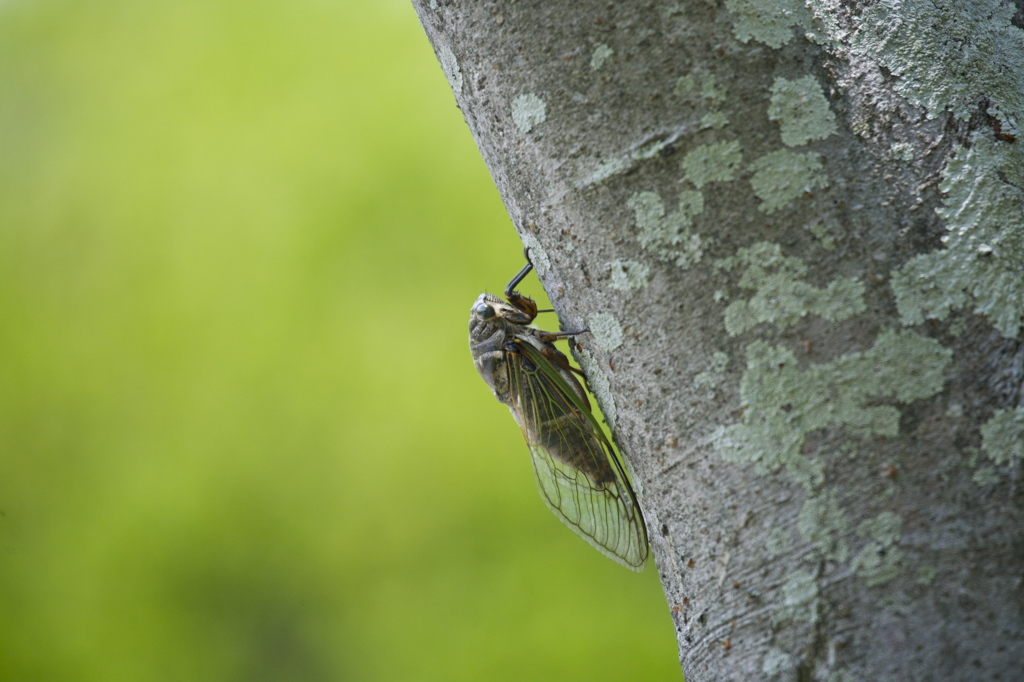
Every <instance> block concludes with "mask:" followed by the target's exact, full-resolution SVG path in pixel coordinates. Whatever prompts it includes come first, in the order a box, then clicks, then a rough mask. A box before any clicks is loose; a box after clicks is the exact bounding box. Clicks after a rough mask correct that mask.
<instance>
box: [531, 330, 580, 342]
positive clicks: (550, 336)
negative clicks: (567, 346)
mask: <svg viewBox="0 0 1024 682" xmlns="http://www.w3.org/2000/svg"><path fill="white" fill-rule="evenodd" d="M589 331H590V330H589V329H574V330H573V331H569V332H540V333H539V334H537V338H539V339H540V340H541V341H557V340H558V339H571V338H572V337H574V336H579V335H580V334H583V333H584V332H589Z"/></svg>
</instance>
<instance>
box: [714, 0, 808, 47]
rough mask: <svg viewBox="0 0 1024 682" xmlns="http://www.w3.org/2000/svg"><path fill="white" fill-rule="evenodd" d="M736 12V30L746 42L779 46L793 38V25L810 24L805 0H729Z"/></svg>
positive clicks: (727, 4)
mask: <svg viewBox="0 0 1024 682" xmlns="http://www.w3.org/2000/svg"><path fill="white" fill-rule="evenodd" d="M725 7H726V9H728V10H729V11H730V12H732V13H733V14H735V15H736V20H735V21H734V22H733V28H732V32H733V35H734V36H736V39H737V40H739V41H740V42H742V43H746V42H749V41H750V40H751V39H753V40H756V41H758V42H760V43H764V44H765V45H767V46H769V47H774V48H779V47H782V46H783V45H785V44H786V43H788V42H789V41H790V40H792V38H793V27H796V26H799V27H805V26H809V25H810V20H811V15H810V13H809V12H808V11H807V8H806V7H804V3H803V2H802V0H725Z"/></svg>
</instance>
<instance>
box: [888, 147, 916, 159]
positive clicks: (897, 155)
mask: <svg viewBox="0 0 1024 682" xmlns="http://www.w3.org/2000/svg"><path fill="white" fill-rule="evenodd" d="M889 153H891V154H892V157H893V158H894V159H899V160H900V161H913V160H914V145H912V144H910V143H909V142H893V144H892V146H891V147H889Z"/></svg>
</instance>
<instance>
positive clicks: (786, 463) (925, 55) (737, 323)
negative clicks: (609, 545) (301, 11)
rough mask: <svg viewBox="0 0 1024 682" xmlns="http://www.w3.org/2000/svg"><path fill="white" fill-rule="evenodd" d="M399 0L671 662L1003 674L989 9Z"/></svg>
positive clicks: (716, 671)
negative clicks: (555, 325) (616, 472)
mask: <svg viewBox="0 0 1024 682" xmlns="http://www.w3.org/2000/svg"><path fill="white" fill-rule="evenodd" d="M414 5H415V6H416V10H417V12H418V13H419V16H420V21H421V23H422V24H423V26H424V28H425V30H426V32H427V35H428V36H429V38H430V40H431V42H432V43H433V46H434V49H435V51H436V53H437V56H438V59H439V61H440V64H441V67H442V68H443V69H444V71H445V73H446V74H447V76H448V80H449V82H450V83H451V86H452V89H453V91H454V93H455V97H456V100H457V101H458V103H459V106H460V107H461V109H462V112H463V114H464V116H465V118H466V122H467V123H468V125H469V127H470V129H471V131H472V133H473V135H474V136H475V138H476V141H477V144H478V145H479V148H480V151H481V153H482V154H483V156H484V159H485V160H486V162H487V164H488V167H489V169H490V171H491V174H492V176H493V178H494V180H495V182H496V184H497V186H498V189H499V191H500V192H501V195H502V198H503V199H504V202H505V205H506V206H507V208H508V210H509V213H510V214H511V216H512V219H513V221H514V223H515V225H516V227H517V229H518V231H519V233H520V235H521V237H522V238H523V241H524V243H526V244H527V245H528V246H529V247H530V249H531V251H530V253H531V255H532V258H533V262H534V265H535V266H536V268H537V270H538V274H539V275H540V277H541V280H542V281H543V283H544V285H545V288H546V289H547V291H548V293H549V295H550V297H551V299H552V301H553V303H554V305H555V307H556V309H557V311H558V313H559V316H560V319H561V320H562V323H563V325H565V327H566V328H576V329H578V328H583V327H586V328H589V329H590V331H591V334H589V335H584V336H581V337H580V339H579V340H580V342H581V344H582V348H583V350H581V351H580V352H579V353H578V359H579V361H580V363H581V365H582V367H583V369H584V370H585V371H586V373H587V375H588V378H589V381H590V384H591V386H592V387H593V388H594V390H595V392H596V395H597V398H598V400H599V402H600V405H601V408H602V410H603V411H604V413H605V415H606V416H607V418H608V419H609V422H610V423H611V425H612V427H613V429H614V433H615V437H616V440H617V441H618V443H619V444H620V445H621V449H622V451H623V454H624V456H625V460H626V461H627V462H628V465H629V467H630V468H631V470H632V473H633V477H634V483H635V487H636V489H637V493H638V497H639V500H640V504H641V506H642V508H643V511H644V514H645V516H646V519H647V523H648V530H649V533H650V540H651V545H652V549H653V556H654V560H655V562H656V563H657V566H658V571H659V573H660V575H661V579H662V583H663V585H664V589H665V594H666V597H667V600H668V608H669V609H670V610H671V614H672V618H673V620H674V622H675V625H676V630H677V637H678V641H679V650H680V661H681V663H682V667H683V672H684V673H685V675H686V679H687V680H688V681H689V682H701V681H703V680H714V681H721V680H743V681H746V680H755V679H757V680H770V679H784V680H793V679H800V680H829V681H831V682H843V681H852V680H932V679H935V680H938V679H978V680H981V679H984V680H995V679H1003V680H1013V679H1019V678H1020V674H1021V670H1022V668H1021V665H1022V662H1024V584H1022V583H1024V518H1022V506H1024V491H1022V487H1021V485H1020V480H1019V479H1020V468H1021V459H1022V456H1024V406H1022V383H1024V345H1022V343H1021V334H1022V327H1024V140H1021V141H1018V140H1017V136H1018V135H1019V134H1020V131H1019V130H1018V127H1019V126H1020V125H1021V124H1022V121H1024V31H1022V29H1021V26H1022V25H1024V23H1022V14H1021V12H1020V10H1019V9H1018V5H1015V4H1013V3H1009V2H1001V1H1000V0H978V1H977V2H973V3H960V2H956V1H955V0H904V1H903V2H897V1H896V0H880V1H877V2H871V3H868V2H846V3H839V2H826V1H825V0H809V1H808V2H807V3H806V5H805V4H804V3H802V2H798V1H797V0H775V1H773V2H769V1H763V2H762V1H761V0H722V1H721V2H713V1H709V2H696V1H694V2H670V1H662V2H650V3H609V2H599V3H598V2H578V1H575V0H574V1H572V2H570V1H568V0H546V1H545V2H524V1H521V0H520V1H519V2H513V1H512V0H509V1H507V2H474V3H466V2H459V3H456V2H453V1H450V0H414ZM472 293H474V294H475V293H476V292H472Z"/></svg>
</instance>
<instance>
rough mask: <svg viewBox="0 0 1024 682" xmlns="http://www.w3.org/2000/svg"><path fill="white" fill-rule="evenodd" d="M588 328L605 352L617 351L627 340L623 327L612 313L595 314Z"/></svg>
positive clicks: (591, 317)
mask: <svg viewBox="0 0 1024 682" xmlns="http://www.w3.org/2000/svg"><path fill="white" fill-rule="evenodd" d="M587 328H588V329H589V330H590V333H591V334H593V335H594V342H595V343H596V344H597V345H598V346H600V347H601V348H602V349H603V350H605V351H613V350H615V349H616V348H618V347H619V346H621V345H622V341H623V339H624V338H625V337H624V336H623V334H622V325H620V324H619V321H618V320H616V319H615V316H614V315H612V314H611V313H594V314H593V315H591V316H590V323H589V324H588V325H587Z"/></svg>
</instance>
